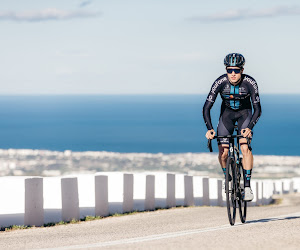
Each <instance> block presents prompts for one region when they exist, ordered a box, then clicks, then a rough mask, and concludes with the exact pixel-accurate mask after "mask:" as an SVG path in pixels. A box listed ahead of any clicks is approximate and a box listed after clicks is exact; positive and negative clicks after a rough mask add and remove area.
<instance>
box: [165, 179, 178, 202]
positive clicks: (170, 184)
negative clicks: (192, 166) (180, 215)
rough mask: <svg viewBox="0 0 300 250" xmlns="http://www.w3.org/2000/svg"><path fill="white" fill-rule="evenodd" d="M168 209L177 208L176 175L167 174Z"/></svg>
mask: <svg viewBox="0 0 300 250" xmlns="http://www.w3.org/2000/svg"><path fill="white" fill-rule="evenodd" d="M166 203H167V204H166V205H167V208H170V207H175V206H176V198H175V174H167V202H166Z"/></svg>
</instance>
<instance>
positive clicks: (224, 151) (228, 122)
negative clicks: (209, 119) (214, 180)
mask: <svg viewBox="0 0 300 250" xmlns="http://www.w3.org/2000/svg"><path fill="white" fill-rule="evenodd" d="M233 130H234V121H233V115H232V113H231V112H230V111H229V110H228V109H222V111H221V115H220V119H219V124H218V129H217V134H218V135H219V136H227V135H231V134H232V133H233ZM218 145H219V157H218V158H219V162H220V165H221V167H222V170H223V173H224V175H225V172H226V162H227V158H228V150H229V140H228V138H222V139H218Z"/></svg>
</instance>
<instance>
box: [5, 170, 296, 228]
mask: <svg viewBox="0 0 300 250" xmlns="http://www.w3.org/2000/svg"><path fill="white" fill-rule="evenodd" d="M7 186H12V187H13V188H10V189H7ZM251 186H252V190H253V192H254V197H255V198H254V200H253V201H252V202H251V203H249V205H261V204H264V205H266V204H269V203H270V202H271V201H272V195H273V194H276V193H280V192H294V191H298V192H299V191H300V178H299V177H297V178H293V179H282V180H255V179H254V180H252V182H251ZM1 190H6V192H1ZM223 193H224V191H223V190H222V179H217V178H208V177H205V176H187V175H183V174H174V173H162V172H156V173H151V174H146V173H139V174H127V173H125V174H124V173H121V172H117V173H115V172H103V173H101V174H100V173H99V174H96V175H78V176H77V177H64V178H61V177H46V178H29V177H26V178H25V177H22V178H20V177H4V178H3V177H2V178H0V201H1V205H0V226H9V225H13V224H15V225H36V226H41V225H43V224H44V223H49V222H57V221H60V220H63V221H70V220H72V219H76V220H78V219H79V218H81V217H83V216H86V215H98V216H107V215H109V214H113V213H116V212H118V213H124V212H130V211H133V210H135V209H136V210H140V211H144V210H154V209H155V207H162V208H164V207H174V206H176V205H178V204H183V205H185V206H193V205H196V206H203V205H206V206H224V205H225V199H224V197H223V196H224V195H223ZM43 201H44V202H43ZM137 202H138V203H137ZM158 204H160V205H158Z"/></svg>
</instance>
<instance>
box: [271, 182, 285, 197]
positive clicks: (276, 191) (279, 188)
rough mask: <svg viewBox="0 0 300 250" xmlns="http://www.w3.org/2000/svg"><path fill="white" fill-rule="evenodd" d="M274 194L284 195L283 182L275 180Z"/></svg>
mask: <svg viewBox="0 0 300 250" xmlns="http://www.w3.org/2000/svg"><path fill="white" fill-rule="evenodd" d="M273 185H274V194H282V193H283V184H282V180H274V181H273Z"/></svg>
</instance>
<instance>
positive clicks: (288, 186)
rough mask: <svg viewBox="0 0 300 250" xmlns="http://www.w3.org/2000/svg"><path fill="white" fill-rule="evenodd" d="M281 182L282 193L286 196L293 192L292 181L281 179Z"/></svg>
mask: <svg viewBox="0 0 300 250" xmlns="http://www.w3.org/2000/svg"><path fill="white" fill-rule="evenodd" d="M281 181H282V192H283V193H284V194H288V193H291V192H293V180H292V179H281Z"/></svg>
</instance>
